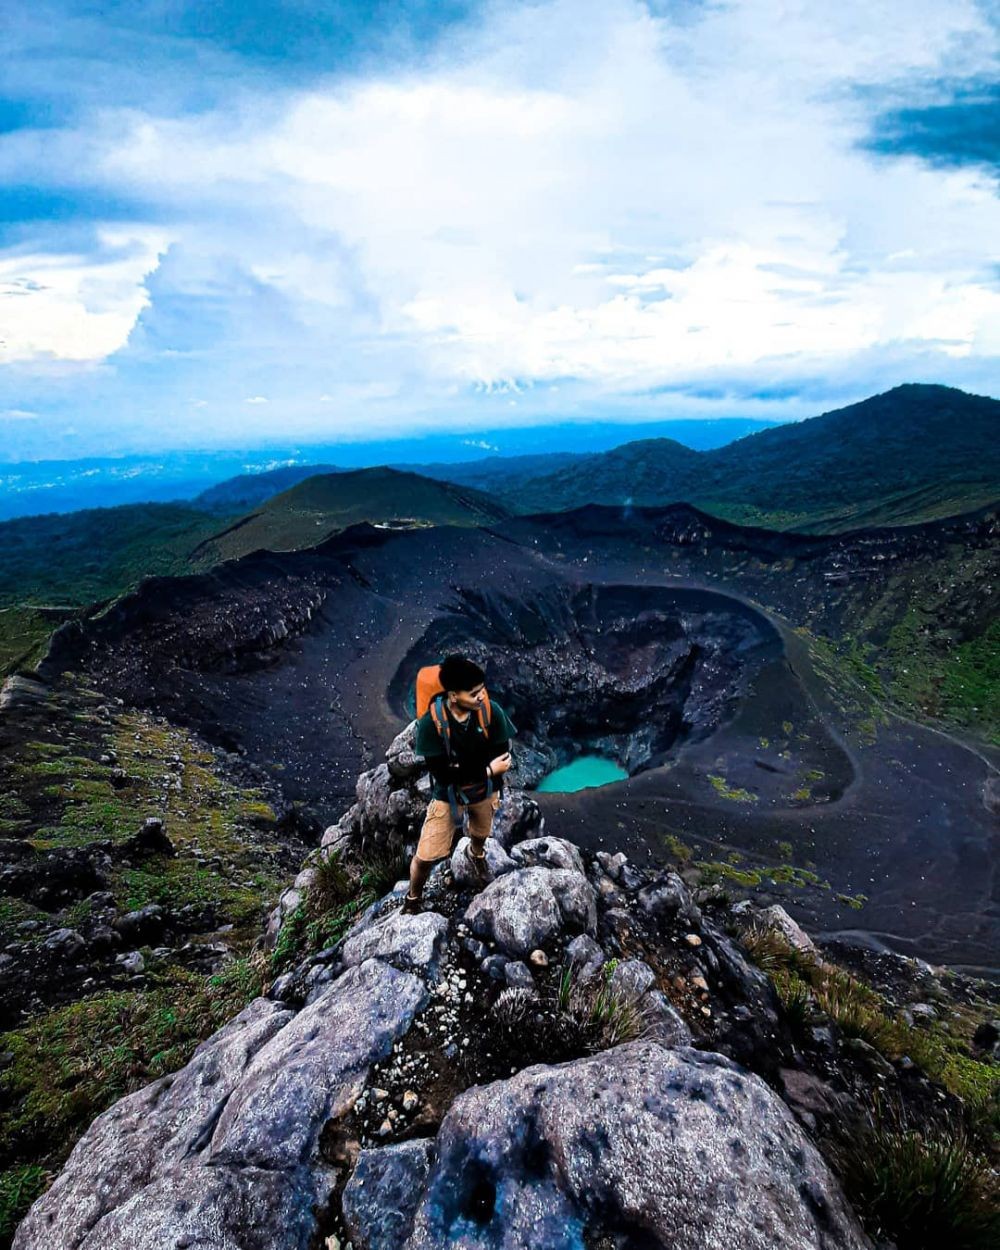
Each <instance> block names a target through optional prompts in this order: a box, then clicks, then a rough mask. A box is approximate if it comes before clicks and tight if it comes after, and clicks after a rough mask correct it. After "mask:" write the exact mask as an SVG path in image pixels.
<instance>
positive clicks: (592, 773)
mask: <svg viewBox="0 0 1000 1250" xmlns="http://www.w3.org/2000/svg"><path fill="white" fill-rule="evenodd" d="M627 777H628V773H627V772H626V771H625V769H624V768H619V767H618V765H617V764H616V763H615V762H614V760H608V759H605V758H604V756H603V755H581V756H579V758H577V759H575V760H574V761H573V762H572V764H566V765H565V766H564V767H562V768H557V769H555V770H554V771H553V772H551V773H549V774H548V775H547V776H545V777H543V778H542V779H541V781H540V782H539V783H538V785H537V787H536V789H537V790H539V791H543V790H544V791H558V792H559V793H560V794H566V793H568V792H569V791H570V790H587V789H590V788H591V787H593V786H606V785H608V784H609V783H610V782H612V781H624V780H626V778H627Z"/></svg>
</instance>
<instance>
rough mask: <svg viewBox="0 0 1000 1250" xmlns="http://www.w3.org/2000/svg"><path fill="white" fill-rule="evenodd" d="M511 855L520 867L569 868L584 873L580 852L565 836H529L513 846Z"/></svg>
mask: <svg viewBox="0 0 1000 1250" xmlns="http://www.w3.org/2000/svg"><path fill="white" fill-rule="evenodd" d="M510 857H511V859H512V860H513V861H514V862H515V863H516V864H517V866H518V867H519V868H530V867H536V866H541V867H544V868H569V869H571V870H572V871H573V872H578V873H580V875H581V876H582V875H583V873H584V867H583V859H582V857H581V855H580V852H579V851H578V850H577V849H576V847H575V846H574V845H573V843H572V842H567V841H566V839H565V838H528V839H527V841H525V842H518V843H517V845H516V846H513V847H512V848H511V852H510Z"/></svg>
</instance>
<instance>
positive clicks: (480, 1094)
mask: <svg viewBox="0 0 1000 1250" xmlns="http://www.w3.org/2000/svg"><path fill="white" fill-rule="evenodd" d="M435 1153H436V1159H435V1162H434V1163H433V1164H432V1166H431V1170H430V1173H429V1175H428V1178H427V1184H426V1189H425V1192H424V1194H423V1197H422V1200H421V1202H420V1206H419V1208H418V1210H417V1212H416V1216H415V1218H414V1223H413V1232H412V1234H411V1235H410V1237H409V1238H408V1240H407V1241H406V1243H405V1244H406V1247H407V1250H431V1248H432V1247H433V1248H434V1250H437V1248H438V1247H440V1246H444V1245H461V1247H462V1250H477V1248H478V1247H483V1248H484V1250H485V1248H486V1247H490V1248H491V1250H492V1248H493V1247H497V1246H502V1247H503V1250H520V1248H521V1247H524V1248H525V1250H527V1248H528V1247H538V1246H544V1247H545V1248H546V1250H571V1248H573V1250H576V1248H578V1247H579V1246H581V1245H585V1244H599V1243H600V1242H601V1241H602V1240H604V1239H610V1238H611V1237H612V1236H615V1237H619V1238H627V1239H628V1240H629V1242H633V1241H634V1242H636V1243H639V1242H641V1243H642V1244H644V1245H657V1246H669V1247H670V1248H671V1250H733V1248H734V1247H735V1246H739V1247H740V1250H868V1248H869V1247H870V1243H869V1242H868V1240H867V1239H866V1237H865V1236H864V1234H863V1233H862V1231H861V1229H860V1227H859V1225H858V1223H857V1220H856V1218H855V1217H854V1215H853V1213H852V1212H851V1210H850V1208H849V1207H848V1205H847V1203H846V1201H845V1199H844V1197H843V1195H842V1193H841V1191H840V1189H839V1187H838V1185H837V1182H836V1180H835V1179H834V1177H833V1176H832V1174H831V1173H830V1171H829V1169H828V1168H827V1166H826V1164H825V1163H824V1162H823V1160H822V1158H821V1157H820V1155H819V1153H818V1152H817V1151H816V1149H815V1148H814V1147H813V1146H812V1145H811V1143H810V1142H809V1140H808V1139H807V1138H806V1137H805V1136H804V1134H803V1133H802V1130H801V1129H800V1128H799V1127H798V1125H797V1124H796V1123H795V1120H794V1118H793V1117H792V1115H791V1113H790V1112H789V1111H788V1109H787V1108H786V1107H785V1106H784V1104H783V1103H782V1102H781V1100H780V1099H779V1098H777V1096H776V1095H774V1094H773V1093H772V1092H771V1090H770V1089H769V1088H768V1087H767V1086H766V1085H765V1084H764V1082H763V1081H761V1080H760V1079H759V1078H758V1077H756V1076H753V1075H752V1074H750V1073H748V1072H745V1071H744V1070H743V1069H741V1068H739V1067H738V1066H737V1065H735V1064H733V1063H731V1062H730V1061H729V1060H727V1059H724V1058H723V1057H722V1056H721V1055H712V1054H706V1053H703V1052H700V1051H694V1050H689V1049H686V1050H682V1051H669V1050H665V1049H664V1048H663V1047H662V1046H659V1045H657V1044H656V1043H654V1042H632V1043H629V1044H627V1045H623V1046H617V1047H615V1048H614V1049H613V1050H610V1051H605V1052H604V1053H602V1054H599V1055H595V1056H593V1057H591V1058H587V1059H581V1060H577V1061H576V1062H573V1063H565V1064H560V1065H558V1066H556V1067H547V1066H541V1065H539V1066H535V1067H531V1068H527V1069H525V1070H524V1071H523V1072H520V1073H518V1074H517V1075H516V1076H513V1077H511V1078H510V1079H509V1080H507V1081H495V1082H493V1083H492V1084H491V1085H488V1086H473V1087H472V1088H471V1089H469V1090H466V1092H465V1093H464V1094H461V1095H460V1096H459V1097H458V1098H457V1099H456V1100H455V1102H454V1103H453V1104H452V1106H451V1109H450V1110H449V1111H448V1113H447V1115H446V1116H445V1118H444V1121H443V1123H442V1125H441V1129H440V1131H439V1133H438V1136H437V1140H436V1143H435ZM654 1177H655V1184H653V1183H651V1178H654Z"/></svg>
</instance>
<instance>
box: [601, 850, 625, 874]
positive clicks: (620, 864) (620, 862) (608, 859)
mask: <svg viewBox="0 0 1000 1250" xmlns="http://www.w3.org/2000/svg"><path fill="white" fill-rule="evenodd" d="M596 858H597V862H598V863H599V864H600V865H601V867H602V868H603V869H604V871H605V872H606V873H607V874H608V876H609V877H610V878H611V879H612V880H613V881H617V880H618V877H619V874H620V873H621V870H622V869H623V868H624V867H625V865H626V864H627V863H628V856H627V855H626V854H625V852H624V851H618V853H617V854H615V855H609V854H608V852H607V851H598V852H597V857H596Z"/></svg>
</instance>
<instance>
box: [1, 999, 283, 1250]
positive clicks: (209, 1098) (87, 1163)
mask: <svg viewBox="0 0 1000 1250" xmlns="http://www.w3.org/2000/svg"><path fill="white" fill-rule="evenodd" d="M291 1018H292V1012H290V1011H287V1010H285V1009H283V1008H281V1007H280V1006H279V1005H278V1004H277V1003H273V1002H269V1001H268V1000H267V999H263V998H258V999H255V1000H254V1001H253V1002H252V1003H251V1004H250V1005H249V1006H248V1007H246V1008H245V1009H244V1010H243V1011H241V1012H240V1014H239V1015H238V1016H236V1017H235V1019H233V1020H230V1022H229V1023H228V1024H227V1025H225V1027H224V1028H222V1029H220V1030H219V1032H218V1033H216V1034H215V1035H214V1036H212V1037H210V1038H209V1039H208V1040H207V1041H205V1042H202V1044H201V1045H200V1046H199V1047H198V1049H197V1050H196V1051H195V1053H194V1055H193V1057H192V1058H191V1059H190V1061H189V1062H188V1064H187V1065H186V1066H185V1067H184V1068H182V1069H181V1070H180V1072H176V1073H173V1074H172V1075H170V1076H165V1077H162V1078H161V1079H160V1080H159V1081H154V1082H153V1084H152V1085H147V1086H146V1087H145V1088H144V1089H140V1090H137V1091H136V1093H134V1094H129V1095H127V1096H126V1097H125V1098H122V1099H121V1100H120V1101H119V1102H116V1103H115V1104H114V1106H112V1107H109V1108H108V1110H107V1111H105V1112H103V1114H101V1115H99V1116H98V1117H97V1119H96V1120H95V1121H94V1122H93V1124H91V1126H90V1128H88V1129H87V1131H86V1132H85V1133H84V1135H83V1136H82V1137H81V1138H80V1140H79V1141H78V1142H77V1144H76V1146H75V1147H74V1149H73V1152H72V1154H71V1155H70V1157H69V1159H68V1160H67V1161H66V1164H65V1166H64V1167H63V1170H62V1171H61V1172H60V1174H59V1175H58V1176H57V1177H56V1179H55V1182H54V1183H53V1185H52V1187H51V1189H49V1190H48V1192H47V1193H46V1194H44V1195H43V1196H42V1197H41V1198H39V1200H38V1201H37V1202H36V1203H35V1205H34V1206H33V1207H32V1208H31V1210H30V1211H29V1212H28V1214H27V1216H26V1217H25V1219H24V1221H23V1222H22V1224H21V1226H20V1228H19V1229H18V1231H17V1234H16V1235H15V1237H14V1246H15V1248H16V1250H53V1248H54V1247H56V1246H58V1247H59V1250H78V1247H80V1246H81V1244H83V1241H84V1238H85V1237H86V1236H87V1234H88V1233H89V1232H90V1230H91V1229H93V1228H95V1226H97V1225H98V1223H99V1221H101V1220H102V1218H103V1217H104V1216H105V1215H107V1214H108V1213H109V1212H112V1211H114V1210H115V1208H117V1207H120V1206H122V1205H123V1204H125V1203H127V1202H128V1201H129V1200H130V1199H132V1198H133V1196H134V1195H136V1194H138V1193H140V1192H141V1191H142V1190H143V1189H144V1188H145V1187H146V1186H147V1185H148V1184H149V1183H150V1182H151V1181H154V1180H155V1179H156V1177H157V1176H159V1175H160V1174H161V1173H162V1172H165V1171H168V1170H169V1169H170V1168H171V1167H173V1166H174V1165H176V1164H179V1163H180V1162H181V1161H182V1160H184V1159H185V1158H187V1157H188V1156H189V1155H190V1154H192V1153H193V1152H194V1151H196V1150H197V1149H199V1148H200V1147H201V1146H203V1145H204V1141H205V1138H206V1134H208V1133H210V1132H211V1130H212V1128H213V1127H214V1125H215V1121H216V1119H217V1117H218V1115H219V1112H220V1110H221V1108H222V1107H223V1106H224V1105H225V1102H226V1099H227V1098H228V1097H229V1095H230V1094H231V1093H232V1091H233V1090H234V1089H235V1088H236V1086H237V1085H238V1084H239V1082H240V1080H241V1079H242V1077H243V1074H244V1072H245V1071H246V1068H247V1065H248V1064H249V1062H250V1059H251V1058H252V1056H253V1055H254V1054H255V1053H256V1052H257V1051H258V1050H259V1049H260V1048H261V1047H262V1046H263V1045H265V1044H266V1043H267V1042H268V1041H270V1039H271V1038H272V1037H274V1035H275V1034H276V1033H277V1032H278V1031H279V1030H280V1029H281V1028H282V1027H283V1026H284V1025H285V1024H287V1023H288V1021H289V1020H290V1019H291ZM208 1244H212V1243H208Z"/></svg>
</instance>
